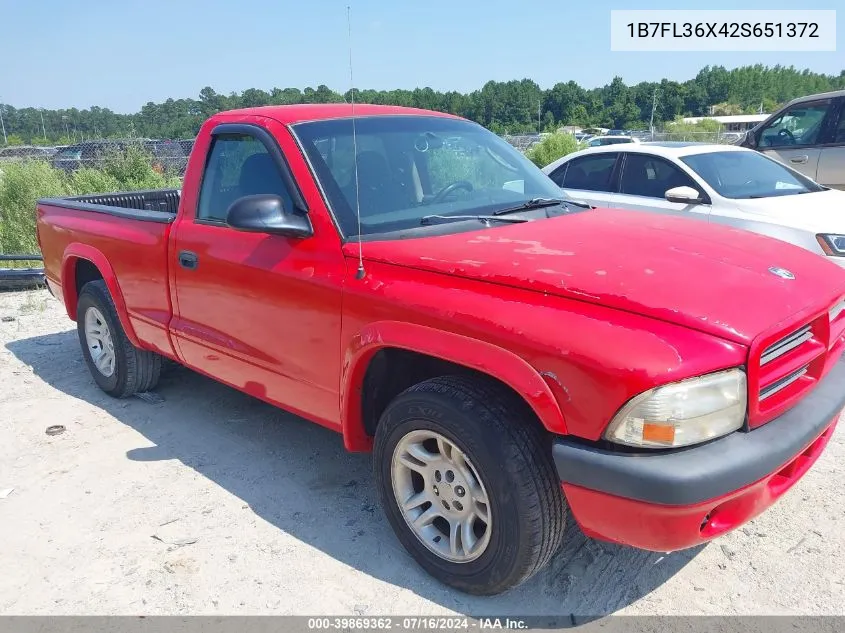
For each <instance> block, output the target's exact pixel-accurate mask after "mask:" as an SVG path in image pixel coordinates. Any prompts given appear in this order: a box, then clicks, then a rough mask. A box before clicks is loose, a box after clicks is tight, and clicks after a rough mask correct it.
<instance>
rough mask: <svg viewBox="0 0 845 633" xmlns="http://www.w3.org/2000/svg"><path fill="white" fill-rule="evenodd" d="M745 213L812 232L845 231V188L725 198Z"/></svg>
mask: <svg viewBox="0 0 845 633" xmlns="http://www.w3.org/2000/svg"><path fill="white" fill-rule="evenodd" d="M726 201H727V202H730V203H732V204H733V205H734V206H735V207H736V208H738V209H740V210H741V211H743V212H745V213H750V214H753V215H757V216H760V219H761V220H763V221H765V222H774V223H776V224H781V225H783V226H789V227H793V228H796V229H802V230H805V231H812V232H813V233H845V191H837V190H836V189H828V190H827V191H816V192H813V193H802V194H796V195H791V196H774V197H771V198H758V199H753V200H747V199H738V200H726Z"/></svg>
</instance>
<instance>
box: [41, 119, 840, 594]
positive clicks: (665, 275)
mask: <svg viewBox="0 0 845 633" xmlns="http://www.w3.org/2000/svg"><path fill="white" fill-rule="evenodd" d="M37 217H38V238H39V243H40V246H41V249H42V252H43V255H44V264H45V272H46V277H47V281H48V284H49V288H50V290H51V291H52V293H53V294H54V295H55V296H56V297H57V298H59V299H60V300H61V301H63V303H64V305H65V307H66V309H67V313H68V316H69V317H70V318H71V319H73V320H75V321H76V323H77V328H78V333H79V340H80V343H81V345H82V351H83V354H84V356H85V360H86V361H87V364H88V367H89V369H90V370H91V373H92V375H93V377H94V380H95V381H96V382H97V384H98V385H99V386H100V387H101V388H102V389H103V390H104V391H106V392H107V393H109V394H111V395H113V396H116V397H124V396H128V395H130V394H132V393H134V392H140V391H145V390H149V389H152V388H153V387H154V386H155V384H156V381H157V379H158V376H159V372H160V370H161V363H162V359H163V358H168V359H171V360H175V361H177V362H179V363H182V364H184V365H186V366H188V367H190V368H192V369H194V370H196V371H198V372H201V373H203V374H206V375H208V376H210V377H212V378H214V379H216V380H219V381H221V382H223V383H226V384H228V385H231V386H233V387H235V388H237V389H240V390H242V391H244V392H246V393H248V394H251V395H253V396H255V397H258V398H261V399H263V400H265V401H267V402H270V403H272V404H274V405H277V406H279V407H283V408H285V409H288V410H290V411H293V412H296V413H297V414H299V415H301V416H303V417H305V418H307V419H309V420H313V421H314V422H316V423H318V424H322V425H324V426H327V427H329V428H331V429H334V430H336V431H337V432H339V433H341V434H342V435H343V441H344V444H345V446H346V447H347V448H348V449H349V450H352V451H369V450H372V451H373V452H374V459H373V465H374V475H375V480H376V483H377V487H378V490H379V493H380V496H381V500H382V505H383V507H384V511H385V513H386V515H387V518H388V520H389V522H390V524H391V526H392V527H393V529H394V531H395V533H396V535H397V537H398V538H399V540H400V541H401V542H402V544H403V545H404V546H405V547H406V548H407V549H408V551H409V552H410V554H411V555H412V556H413V558H414V559H416V560H417V561H418V562H419V564H420V565H422V567H424V568H425V569H426V570H427V571H428V572H430V573H431V574H432V575H434V576H435V577H437V578H438V579H440V580H442V581H444V582H446V583H448V584H450V585H452V586H454V587H457V588H459V589H461V590H464V591H468V592H473V593H480V594H493V593H497V592H501V591H504V590H506V589H508V588H510V587H512V586H514V585H516V584H518V583H520V582H522V581H524V580H525V579H527V578H528V577H530V576H531V575H532V574H533V573H534V572H536V571H537V570H538V569H540V568H541V567H543V565H545V564H546V563H547V561H548V560H549V559H550V557H551V556H552V555H553V554H554V553H555V552H556V551H557V550H558V548H559V545H560V544H561V540H562V536H563V533H564V524H565V522H566V521H567V520H569V518H570V517H572V518H574V520H575V521H577V523H578V524H579V525H580V526H581V528H582V529H583V531H584V532H585V533H586V534H588V535H590V536H593V537H597V538H602V539H606V540H610V541H614V542H617V543H623V544H627V545H631V546H635V547H640V548H645V549H650V550H655V551H671V550H677V549H681V548H686V547H691V546H694V545H697V544H699V543H703V542H705V541H708V540H709V539H712V538H714V537H716V536H718V535H720V534H723V533H725V532H727V531H728V530H731V529H734V528H736V527H737V526H739V525H741V524H742V523H743V522H745V521H747V520H749V519H750V518H752V517H754V516H755V515H757V514H758V513H760V512H762V511H763V510H764V509H765V508H766V507H768V506H769V505H770V504H772V503H773V502H774V501H775V500H776V499H777V498H778V497H779V496H780V495H781V494H783V493H784V492H785V491H786V490H787V489H788V488H789V487H790V486H792V485H793V484H794V483H795V482H796V481H797V480H798V479H799V478H800V477H801V476H802V475H803V474H804V473H805V472H806V471H807V469H808V468H809V467H810V466H811V465H812V464H813V462H814V461H815V460H816V458H818V456H819V454H820V453H821V452H822V450H823V449H824V447H825V444H826V442H827V441H828V440H829V438H830V436H831V434H832V432H833V429H834V426H835V424H836V421H837V419H838V417H839V413H840V410H841V409H842V408H843V404H845V361H842V360H840V357H841V356H842V351H843V348H845V338H843V333H845V312H843V307H845V301H843V298H845V271H843V270H842V269H840V268H839V267H838V266H836V265H834V264H831V263H829V262H827V261H825V260H824V259H823V258H821V257H818V256H816V255H814V254H812V253H809V252H807V251H804V250H803V249H800V248H796V247H793V246H790V245H788V244H786V243H782V242H779V241H775V240H772V239H769V238H765V237H762V236H758V235H753V234H751V233H746V232H742V231H737V230H733V229H728V228H724V227H719V226H707V225H702V224H701V223H698V222H688V221H685V220H683V219H677V218H669V217H661V216H659V215H652V214H637V213H631V212H629V211H623V212H617V211H614V210H610V209H592V208H588V207H585V206H584V205H580V206H579V205H578V204H576V203H573V202H570V201H566V200H564V199H562V198H561V191H560V190H559V189H558V188H557V187H556V186H555V185H554V184H553V183H552V182H551V181H550V180H548V179H547V178H546V177H545V176H544V175H543V174H542V173H541V172H540V171H539V170H538V169H537V168H535V167H534V166H533V165H532V164H531V163H530V162H529V161H527V160H526V159H525V158H524V157H523V156H522V155H521V154H519V153H518V152H517V151H515V150H514V149H513V148H512V147H511V146H509V145H508V144H507V143H505V142H504V141H502V140H501V139H499V138H498V137H497V136H495V135H494V134H492V133H490V132H488V131H487V130H485V129H484V128H482V127H481V126H478V125H476V124H474V123H471V122H469V121H465V120H463V119H460V118H457V117H453V116H449V115H444V114H439V113H435V112H428V111H423V110H413V109H405V108H396V107H379V106H365V105H361V106H358V107H357V109H356V111H355V112H354V116H353V115H352V112H351V111H350V106H348V105H346V104H338V105H308V106H287V107H266V108H254V109H246V110H239V111H233V112H224V113H221V114H218V115H215V116H213V117H212V118H211V119H210V120H208V121H207V122H206V123H205V124H204V125H203V126H202V130H201V131H200V134H199V136H198V138H197V140H196V143H195V145H194V149H193V153H192V154H191V156H190V159H189V162H188V167H187V171H186V173H185V180H184V188H183V189H182V190H181V191H153V192H137V193H118V194H102V195H96V196H86V197H79V198H70V199H45V200H41V201H39V203H38V207H37ZM811 515H812V509H811V508H807V517H806V518H805V520H807V521H809V520H811V519H810V517H811Z"/></svg>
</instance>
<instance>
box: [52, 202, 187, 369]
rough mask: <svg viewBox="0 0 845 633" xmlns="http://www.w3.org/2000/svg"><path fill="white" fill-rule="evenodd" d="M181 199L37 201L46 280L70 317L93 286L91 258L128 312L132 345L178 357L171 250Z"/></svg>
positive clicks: (115, 296) (127, 324)
mask: <svg viewBox="0 0 845 633" xmlns="http://www.w3.org/2000/svg"><path fill="white" fill-rule="evenodd" d="M179 197H180V191H179V190H178V189H164V190H151V191H130V192H116V193H100V194H92V195H87V196H73V197H68V198H45V199H42V200H39V201H38V205H37V208H36V214H37V217H38V224H37V226H38V241H39V245H40V247H41V252H42V253H43V254H44V274H45V277H46V281H47V284H48V286H49V287H50V290H51V292H53V294H54V295H55V296H56V297H57V298H59V299H60V300H61V301H63V302H64V303H65V304H66V308H67V311H68V315H69V316H71V318H75V317H76V305H75V298H76V296H77V294H78V291H79V289H80V288H81V286H82V285H83V284H84V283H85V282H86V281H89V280H90V275H91V266H90V265H88V263H87V262H86V261H85V260H88V261H90V262H93V263H94V264H95V265H96V267H97V269H99V271H101V272H102V274H103V278H104V279H105V281H106V283H107V285H108V286H109V290H110V291H111V292H112V295H113V297H114V299H115V302H116V303H122V304H123V305H124V306H125V307H126V314H127V316H128V323H126V324H124V325H125V327H126V329H127V330H128V332H127V333H128V335H129V336H130V339H134V340H133V343H135V344H137V343H136V341H144V347H147V348H149V349H154V350H155V351H158V352H159V353H163V354H167V355H172V354H173V350H172V347H171V345H170V340H169V337H168V335H167V326H168V323H169V321H170V316H171V314H172V312H171V303H170V290H169V276H168V268H167V247H168V236H169V233H170V227H171V223H172V222H173V220H174V219H175V218H176V211H177V210H178V206H179ZM80 262H81V263H80Z"/></svg>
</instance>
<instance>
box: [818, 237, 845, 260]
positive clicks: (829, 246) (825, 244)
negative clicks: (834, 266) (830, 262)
mask: <svg viewBox="0 0 845 633" xmlns="http://www.w3.org/2000/svg"><path fill="white" fill-rule="evenodd" d="M816 241H818V243H819V246H821V247H822V250H823V251H824V252H825V255H832V256H833V257H845V235H839V234H837V233H819V234H818V235H816Z"/></svg>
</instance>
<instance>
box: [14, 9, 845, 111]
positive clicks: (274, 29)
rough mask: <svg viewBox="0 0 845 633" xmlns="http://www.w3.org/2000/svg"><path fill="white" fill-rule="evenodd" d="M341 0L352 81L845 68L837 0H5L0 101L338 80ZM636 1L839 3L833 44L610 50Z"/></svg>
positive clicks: (49, 102)
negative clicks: (775, 49) (787, 48)
mask: <svg viewBox="0 0 845 633" xmlns="http://www.w3.org/2000/svg"><path fill="white" fill-rule="evenodd" d="M347 4H351V6H352V27H353V44H354V49H353V55H354V74H355V84H356V87H358V88H377V89H387V88H415V87H419V86H431V87H432V88H435V89H437V90H460V91H464V92H465V91H470V90H474V89H476V88H480V87H481V86H482V85H483V84H484V83H485V82H486V81H488V80H490V79H495V80H509V79H521V78H523V77H528V78H531V79H534V80H535V81H537V82H538V83H539V84H540V86H541V87H543V88H548V87H550V86H552V85H554V84H555V83H556V82H558V81H568V80H570V79H572V80H575V81H577V82H578V83H579V84H581V85H583V86H585V87H588V88H590V87H595V86H600V85H603V84H606V83H608V82H609V81H610V80H611V79H612V78H613V76H614V75H621V76H622V77H623V79H624V80H625V81H626V82H628V83H636V82H638V81H644V80H659V79H661V78H663V77H668V78H670V79H676V80H685V79H688V78H690V77H692V76H694V75H695V73H696V72H697V71H698V69H699V68H701V67H702V66H704V65H707V64H711V65H714V64H721V65H724V66H726V67H729V68H732V67H735V66H741V65H745V64H753V63H763V64H769V65H772V64H778V63H779V64H784V65H794V66H796V67H798V68H809V69H811V70H814V71H816V72H825V73H832V74H839V72H840V70H841V69H843V68H845V35H843V34H845V5H842V4H841V0H837V1H830V0H824V1H821V0H820V1H818V2H812V3H811V4H810V5H809V6H803V5H804V3H803V2H802V3H800V6H799V5H796V3H795V2H794V0H732V1H724V0H708V2H706V3H703V2H684V1H683V0H671V1H664V0H648V1H646V0H642V1H639V0H637V1H634V2H632V1H630V0H629V1H627V2H626V1H622V0H588V1H583V0H581V1H574V0H509V1H507V2H502V1H498V0H423V1H419V0H417V1H415V2H410V1H408V0H393V1H389V0H341V1H336V0H300V1H298V2H291V1H290V0H110V1H106V0H0V16H2V26H0V102H4V103H9V104H11V105H13V106H16V107H25V106H35V107H46V108H58V107H72V106H75V107H79V108H83V107H88V106H90V105H100V106H105V107H109V108H111V109H113V110H116V111H118V112H134V111H136V110H137V109H138V108H139V107H140V106H141V105H143V104H144V103H146V102H148V101H161V100H164V99H166V98H167V97H174V98H180V97H195V96H196V95H197V93H198V92H199V90H200V89H201V88H202V87H203V86H206V85H210V86H212V87H213V88H214V89H215V90H217V91H218V92H225V93H228V92H230V91H233V90H235V91H241V90H244V89H246V88H251V87H255V88H262V89H265V90H269V89H270V88H272V87H274V86H277V87H280V88H284V87H298V88H304V87H305V86H314V87H316V86H317V85H318V84H321V83H322V84H326V85H327V86H329V87H330V88H333V89H335V90H339V91H342V90H346V89H347V88H348V87H349V75H348V57H347V55H348V49H347V31H346V5H347ZM837 5H839V6H837ZM637 8H642V9H663V8H665V9H669V8H673V9H684V8H687V9H694V8H707V9H728V8H733V9H761V10H766V9H796V8H812V9H837V8H838V9H839V11H838V15H837V35H838V46H837V47H838V51H837V52H833V53H827V52H825V53H718V54H713V53H681V52H679V53H676V54H665V53H613V52H611V51H610V35H609V25H610V10H611V9H637ZM764 14H765V13H764Z"/></svg>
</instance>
